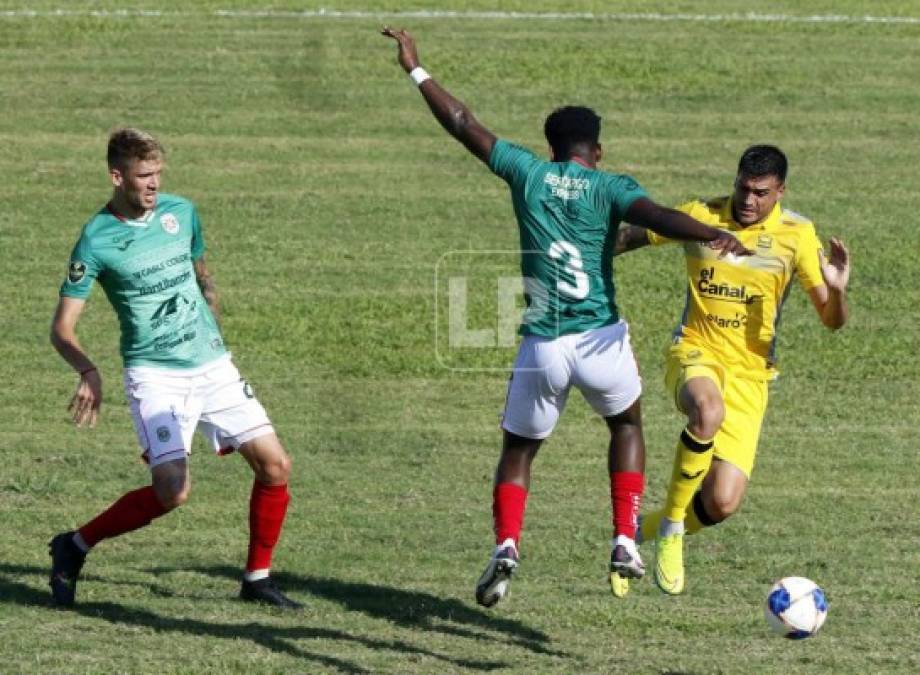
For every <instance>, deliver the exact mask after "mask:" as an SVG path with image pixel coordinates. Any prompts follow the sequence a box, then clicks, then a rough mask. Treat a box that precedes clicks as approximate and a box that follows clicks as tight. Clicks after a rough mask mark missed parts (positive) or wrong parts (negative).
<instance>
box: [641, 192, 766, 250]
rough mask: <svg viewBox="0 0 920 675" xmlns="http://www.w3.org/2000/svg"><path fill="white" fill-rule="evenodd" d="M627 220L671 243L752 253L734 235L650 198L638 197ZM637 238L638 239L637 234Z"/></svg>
mask: <svg viewBox="0 0 920 675" xmlns="http://www.w3.org/2000/svg"><path fill="white" fill-rule="evenodd" d="M624 220H625V221H626V222H627V223H629V224H631V225H639V226H641V227H644V228H646V229H649V230H652V231H653V232H657V233H658V234H660V235H662V236H663V237H667V238H668V239H677V240H680V241H705V242H708V243H709V246H710V247H712V248H714V249H716V250H717V251H721V252H722V255H728V254H729V253H733V254H735V255H751V254H752V253H753V251H751V250H750V249H747V248H745V247H744V245H743V244H742V243H741V242H740V241H738V239H737V238H736V237H735V235H733V234H732V233H730V232H727V231H725V230H720V229H717V228H715V227H709V225H704V224H703V223H701V222H699V221H698V220H696V219H694V218H691V217H690V216H688V215H687V214H686V213H683V212H682V211H677V210H675V209H669V208H667V207H665V206H661V205H659V204H656V203H655V202H653V201H652V200H651V199H649V198H648V197H639V198H638V199H637V200H636V201H634V202H633V203H632V205H631V206H630V207H629V210H627V211H626V216H625V218H624ZM624 236H625V235H624ZM630 236H633V235H630ZM635 236H636V237H638V235H637V234H636V235H635ZM646 242H647V240H646ZM624 250H628V249H624Z"/></svg>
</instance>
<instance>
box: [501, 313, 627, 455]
mask: <svg viewBox="0 0 920 675" xmlns="http://www.w3.org/2000/svg"><path fill="white" fill-rule="evenodd" d="M572 385H575V386H576V387H578V389H579V390H580V391H581V393H582V395H583V396H584V397H585V400H586V401H587V402H588V403H589V404H590V405H591V407H592V408H594V410H595V412H597V414H599V415H601V416H602V417H610V416H612V415H618V414H620V413H621V412H623V411H624V410H626V409H627V408H629V406H631V405H632V404H633V403H635V401H636V399H638V398H639V395H640V394H641V393H642V380H641V379H640V377H639V367H638V366H637V365H636V359H635V357H634V356H633V353H632V348H631V347H630V346H629V329H628V327H627V326H626V322H625V321H619V322H617V323H615V324H612V325H610V326H603V327H601V328H595V329H593V330H589V331H585V332H584V333H573V334H571V335H562V336H560V337H558V338H544V337H539V336H537V335H527V336H525V337H524V339H523V341H522V342H521V346H520V349H518V355H517V358H516V359H515V361H514V369H513V372H512V374H511V382H510V383H509V384H508V399H507V401H506V402H505V412H504V415H503V417H502V428H503V429H505V430H506V431H510V432H511V433H512V434H515V435H516V436H523V437H524V438H534V439H541V438H546V437H547V436H549V435H550V434H551V433H552V431H553V427H555V426H556V422H557V421H558V420H559V415H560V414H561V413H562V410H563V408H565V402H566V399H567V398H568V395H569V389H570V388H571V386H572Z"/></svg>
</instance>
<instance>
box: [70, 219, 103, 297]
mask: <svg viewBox="0 0 920 675" xmlns="http://www.w3.org/2000/svg"><path fill="white" fill-rule="evenodd" d="M101 272H102V266H101V264H100V263H99V261H98V259H97V258H96V256H95V255H94V254H93V250H92V245H91V243H90V239H89V237H88V236H87V235H86V231H85V230H84V231H83V233H82V234H81V235H80V239H79V240H78V241H77V244H76V246H74V248H73V252H72V253H71V254H70V263H68V265H67V274H66V275H65V277H64V283H63V284H61V291H60V295H61V297H67V298H80V299H86V298H88V297H89V293H90V291H91V290H92V289H93V282H94V281H95V280H96V278H97V277H98V276H99V274H100V273H101Z"/></svg>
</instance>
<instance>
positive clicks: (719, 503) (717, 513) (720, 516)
mask: <svg viewBox="0 0 920 675" xmlns="http://www.w3.org/2000/svg"><path fill="white" fill-rule="evenodd" d="M741 499H742V495H741V494H733V493H728V492H715V493H713V494H711V495H709V499H706V500H705V502H706V513H707V514H708V515H709V517H710V518H711V519H712V520H714V521H715V522H717V523H721V522H722V521H723V520H725V519H727V518H728V517H730V516H731V515H732V514H734V513H735V512H736V511H737V510H738V508H739V507H740V506H741Z"/></svg>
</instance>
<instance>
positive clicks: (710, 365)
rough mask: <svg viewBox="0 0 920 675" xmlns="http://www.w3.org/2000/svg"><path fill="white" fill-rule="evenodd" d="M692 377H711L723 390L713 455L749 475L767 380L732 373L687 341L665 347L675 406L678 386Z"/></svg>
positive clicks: (720, 389) (714, 357)
mask: <svg viewBox="0 0 920 675" xmlns="http://www.w3.org/2000/svg"><path fill="white" fill-rule="evenodd" d="M694 377H708V378H709V379H710V380H712V381H713V382H714V383H715V384H716V386H717V387H718V388H719V391H720V392H721V393H722V401H723V402H724V405H725V419H724V420H723V421H722V426H721V427H719V431H718V433H716V437H715V443H714V445H713V455H714V456H715V457H718V458H719V459H721V460H723V461H726V462H729V463H730V464H732V465H734V466H736V467H738V468H739V469H741V471H743V472H744V475H745V476H747V477H748V478H750V477H751V471H753V469H754V457H755V455H756V454H757V440H758V439H759V438H760V427H761V424H762V423H763V416H764V413H765V412H766V410H767V383H766V382H764V381H761V380H753V379H748V378H744V377H738V376H737V375H733V374H732V373H731V371H729V370H727V369H726V368H725V367H724V366H722V365H721V364H720V363H719V359H718V358H717V357H716V356H715V355H713V354H712V353H711V352H708V351H706V350H705V349H700V348H699V347H696V346H691V345H686V344H677V345H674V346H672V347H671V349H670V350H669V351H668V358H667V370H666V372H665V379H664V381H665V386H666V387H667V390H668V391H669V392H671V395H672V396H673V397H674V404H675V405H676V406H677V408H678V410H680V403H679V398H678V397H679V394H680V390H681V388H682V387H683V386H684V384H685V383H686V382H687V380H689V379H691V378H694ZM681 412H683V411H681Z"/></svg>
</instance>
